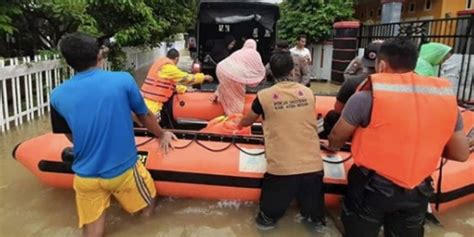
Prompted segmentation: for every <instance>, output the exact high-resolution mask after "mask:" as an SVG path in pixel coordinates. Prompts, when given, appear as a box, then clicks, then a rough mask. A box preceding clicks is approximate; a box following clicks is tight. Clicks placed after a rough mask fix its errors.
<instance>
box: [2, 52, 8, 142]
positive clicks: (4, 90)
mask: <svg viewBox="0 0 474 237" xmlns="http://www.w3.org/2000/svg"><path fill="white" fill-rule="evenodd" d="M4 65H5V61H4V60H3V59H0V68H2V67H4ZM4 82H5V79H3V80H2V90H0V127H1V129H2V133H3V132H5V131H6V117H7V116H5V114H8V111H6V113H4V112H3V110H4V108H6V105H7V104H8V102H7V101H6V100H5V102H4V95H6V93H7V91H6V87H5V84H4ZM4 105H5V106H4Z"/></svg>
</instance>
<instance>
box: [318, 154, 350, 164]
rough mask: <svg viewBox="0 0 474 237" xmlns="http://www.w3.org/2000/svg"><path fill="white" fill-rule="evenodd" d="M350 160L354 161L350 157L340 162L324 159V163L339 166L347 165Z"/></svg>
mask: <svg viewBox="0 0 474 237" xmlns="http://www.w3.org/2000/svg"><path fill="white" fill-rule="evenodd" d="M350 159H352V155H350V156H348V157H347V158H346V159H344V160H340V161H331V160H327V159H323V162H324V163H328V164H333V165H338V164H342V163H346V162H347V161H348V160H350Z"/></svg>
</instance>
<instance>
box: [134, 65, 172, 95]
mask: <svg viewBox="0 0 474 237" xmlns="http://www.w3.org/2000/svg"><path fill="white" fill-rule="evenodd" d="M167 64H174V62H173V61H172V60H171V59H169V58H167V57H163V58H160V59H158V60H156V61H155V62H154V63H153V65H152V66H151V68H150V70H149V71H148V75H147V76H146V79H145V81H144V82H143V85H142V88H141V91H142V94H143V97H145V99H149V100H152V101H156V102H161V103H165V102H166V101H168V99H169V98H171V96H172V95H173V93H174V91H175V89H176V85H175V82H174V81H173V80H166V79H163V78H160V76H159V72H160V70H161V68H162V67H163V66H164V65H167Z"/></svg>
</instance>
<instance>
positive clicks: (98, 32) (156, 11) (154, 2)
mask: <svg viewBox="0 0 474 237" xmlns="http://www.w3.org/2000/svg"><path fill="white" fill-rule="evenodd" d="M0 7H1V8H0V37H1V38H2V39H5V38H6V37H4V36H5V35H6V34H7V33H8V34H10V35H11V36H13V37H14V38H15V41H16V43H15V45H14V50H10V51H11V52H10V55H4V56H23V55H34V54H36V53H38V52H39V51H41V50H52V49H53V50H54V49H56V47H57V44H58V42H59V40H60V39H61V37H63V36H64V34H66V33H70V32H75V31H82V32H86V33H89V34H92V35H94V36H96V37H111V36H114V37H115V38H116V40H117V44H116V45H115V46H114V48H113V49H112V52H111V56H112V57H116V58H120V57H121V59H120V60H121V61H123V56H124V54H123V52H121V48H122V47H125V46H142V47H154V46H157V45H159V43H160V42H162V41H163V40H165V39H167V38H169V37H170V36H172V35H173V34H176V33H181V32H184V31H185V29H187V27H189V26H190V25H191V24H192V23H193V20H194V18H195V14H196V11H195V9H196V1H195V0H177V1H170V0H77V1H71V0H42V1H33V0H5V1H2V2H1V3H0ZM10 9H13V10H14V9H16V10H15V11H13V10H10ZM12 16H15V21H12V20H11V19H12ZM2 34H3V35H2ZM2 36H3V37H2ZM0 44H1V43H0ZM1 51H2V49H1V48H0V53H2V52H1ZM3 54H5V53H3ZM120 60H118V61H117V66H116V67H115V68H120V65H119V61H120Z"/></svg>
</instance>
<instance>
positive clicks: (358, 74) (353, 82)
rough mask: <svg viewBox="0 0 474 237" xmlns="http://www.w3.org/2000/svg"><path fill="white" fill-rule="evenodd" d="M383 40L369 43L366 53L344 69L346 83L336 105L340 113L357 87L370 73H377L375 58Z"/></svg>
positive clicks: (339, 93)
mask: <svg viewBox="0 0 474 237" xmlns="http://www.w3.org/2000/svg"><path fill="white" fill-rule="evenodd" d="M382 42H383V41H374V42H372V43H370V44H369V45H367V48H365V49H364V55H363V56H362V57H357V58H355V59H354V60H352V62H351V63H350V64H349V66H348V67H347V68H346V70H345V71H344V79H345V80H344V83H343V84H342V87H341V89H340V90H339V92H338V93H337V97H336V99H337V101H336V104H335V105H334V110H335V111H336V112H337V113H338V114H340V113H341V112H342V109H343V108H344V104H345V103H346V102H347V101H348V100H349V98H350V97H351V96H352V95H353V94H354V93H355V92H356V90H357V87H358V86H359V84H360V83H361V82H363V81H364V80H365V79H366V78H367V77H368V76H369V75H370V74H373V73H375V59H376V58H377V51H378V50H379V47H380V45H381V44H382Z"/></svg>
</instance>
